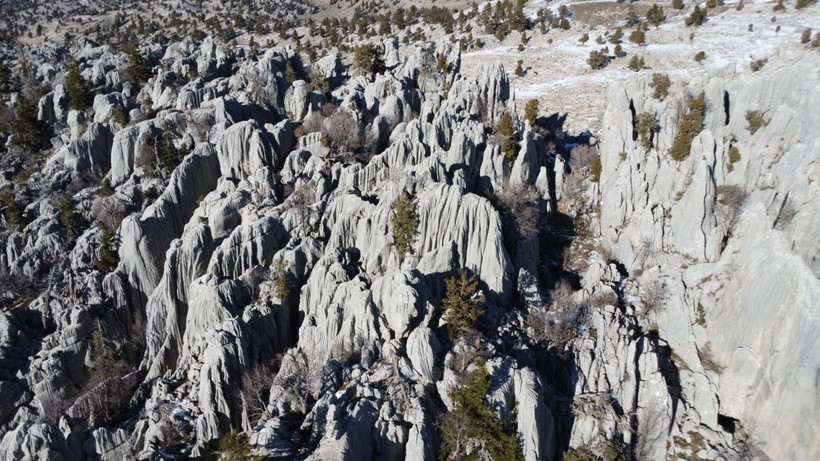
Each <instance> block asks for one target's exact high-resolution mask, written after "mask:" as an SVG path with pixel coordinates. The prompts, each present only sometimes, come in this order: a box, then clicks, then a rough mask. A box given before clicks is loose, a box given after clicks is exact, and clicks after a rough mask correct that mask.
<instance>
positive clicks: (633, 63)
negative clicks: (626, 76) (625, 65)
mask: <svg viewBox="0 0 820 461" xmlns="http://www.w3.org/2000/svg"><path fill="white" fill-rule="evenodd" d="M645 65H646V62H645V61H644V60H643V57H638V56H632V58H631V59H630V60H629V68H630V69H632V70H634V71H635V72H637V71H639V70H641V69H643V67H644V66H645Z"/></svg>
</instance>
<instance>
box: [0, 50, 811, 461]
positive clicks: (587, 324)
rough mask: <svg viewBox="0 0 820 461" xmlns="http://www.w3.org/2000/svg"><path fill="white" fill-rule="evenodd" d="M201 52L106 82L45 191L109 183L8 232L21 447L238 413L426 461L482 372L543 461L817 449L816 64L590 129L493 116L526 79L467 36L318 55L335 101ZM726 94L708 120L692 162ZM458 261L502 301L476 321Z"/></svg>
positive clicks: (201, 451)
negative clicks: (122, 117)
mask: <svg viewBox="0 0 820 461" xmlns="http://www.w3.org/2000/svg"><path fill="white" fill-rule="evenodd" d="M188 45H189V46H182V45H178V46H177V45H172V46H169V47H167V48H166V49H165V50H164V53H162V55H164V59H165V60H166V65H167V68H168V69H174V70H175V71H178V72H180V73H181V74H187V72H188V71H189V70H191V69H193V68H196V69H198V73H197V74H196V75H197V77H195V78H192V79H191V80H190V81H187V82H185V83H182V84H176V83H174V79H173V76H172V75H171V74H170V73H169V72H166V71H163V72H160V73H159V74H158V75H155V76H154V77H153V78H152V79H151V80H150V81H149V82H147V83H146V84H145V85H144V87H142V88H129V89H128V91H125V90H123V91H115V89H114V88H113V85H111V84H107V83H105V81H106V80H107V79H108V76H106V77H105V78H103V76H99V77H100V82H99V83H100V85H105V86H104V88H105V91H108V92H109V94H107V95H101V96H98V97H97V99H96V100H95V104H94V107H93V109H89V113H88V114H84V115H83V114H81V113H79V112H76V111H69V112H68V116H67V119H68V120H69V123H68V125H69V126H68V127H62V128H61V127H60V126H57V125H55V126H56V127H57V128H58V129H62V130H64V131H63V133H62V135H63V136H62V137H61V138H60V139H61V140H55V143H64V144H63V145H62V146H61V147H56V148H55V149H54V151H53V152H51V154H52V155H51V158H50V159H49V160H48V162H47V164H46V165H47V166H46V168H45V169H44V170H43V171H42V172H38V173H36V174H35V175H33V176H32V178H33V179H32V180H31V181H30V182H29V183H28V184H26V185H25V187H26V188H28V189H26V191H27V192H31V190H33V189H32V187H33V186H32V184H34V185H37V186H38V187H41V189H38V190H46V191H51V190H54V191H56V190H63V189H65V188H67V187H69V186H67V184H68V183H74V182H75V181H79V179H78V178H80V179H82V180H83V181H90V183H88V184H85V183H83V184H85V186H84V187H82V188H81V189H80V190H78V191H77V193H76V194H75V196H74V198H73V199H72V200H73V201H71V203H70V204H66V203H62V204H59V205H58V204H56V203H55V201H54V199H53V198H52V197H51V196H50V194H40V195H36V196H35V197H36V198H35V199H33V200H32V201H31V203H30V204H28V206H27V208H26V210H24V211H25V215H26V216H27V217H28V218H30V219H29V221H30V222H28V223H24V224H23V225H21V226H19V227H18V228H15V229H12V228H11V226H9V228H8V229H6V230H4V231H3V232H2V233H0V246H1V247H2V254H0V269H2V274H3V275H4V277H6V279H7V280H8V282H5V280H6V279H4V283H6V285H4V287H3V293H2V300H3V302H4V304H5V303H6V301H8V304H9V306H5V305H4V307H3V310H2V311H0V376H2V378H3V379H2V382H0V400H2V401H3V404H2V406H1V407H0V438H1V439H2V441H0V459H20V458H26V457H29V458H39V459H60V458H61V457H62V458H63V459H133V458H138V459H158V458H160V457H164V456H178V457H181V458H198V459H209V458H210V457H212V456H213V453H214V450H215V449H217V447H218V446H219V442H220V439H222V440H225V439H223V437H226V434H230V433H231V432H232V431H239V432H244V433H246V434H247V436H248V443H249V447H251V448H253V450H255V451H256V452H257V453H259V454H261V455H265V456H269V457H274V458H284V459H294V458H298V459H316V460H325V459H346V460H362V459H401V458H405V459H426V460H432V459H436V458H437V457H438V456H439V452H440V451H441V450H442V449H443V447H444V446H447V445H448V444H450V443H452V440H451V439H449V438H448V437H450V438H452V437H454V435H453V426H447V425H448V424H451V425H452V424H455V425H456V426H455V432H458V430H466V429H463V428H464V427H469V424H470V423H471V421H466V423H465V422H464V421H463V420H456V421H455V422H453V420H452V419H448V417H450V418H452V417H456V416H457V415H459V413H458V411H459V410H460V409H461V407H460V406H459V405H460V404H459V403H458V400H457V399H456V397H454V396H455V395H456V394H457V393H458V392H459V391H460V390H462V389H463V388H464V387H465V386H466V384H465V383H466V382H467V381H468V378H469V377H470V376H473V373H476V372H477V370H480V369H479V367H484V368H485V369H486V371H487V374H488V376H489V378H488V382H487V383H482V384H486V385H487V388H486V392H483V395H479V396H478V397H479V398H478V400H479V401H480V403H481V404H482V405H487V406H489V408H490V409H491V411H489V412H488V413H491V415H490V417H492V418H500V419H502V420H503V422H504V424H503V425H502V427H503V428H506V429H508V432H509V434H507V435H509V436H512V437H513V438H514V439H515V440H516V441H517V447H518V450H520V454H521V455H522V456H523V457H524V459H526V460H528V461H530V460H557V459H560V458H561V457H562V452H565V451H567V450H574V451H575V454H576V455H579V453H582V452H583V451H584V450H588V451H592V452H593V453H594V454H596V455H601V456H603V455H604V454H607V453H608V454H609V455H612V454H614V453H620V454H621V455H623V456H626V457H630V458H636V459H665V458H668V457H674V456H678V457H688V458H691V459H726V458H728V457H731V456H740V457H743V456H748V455H749V454H750V453H751V456H754V457H761V458H762V457H765V456H768V457H771V458H773V459H799V458H805V459H811V458H817V457H820V453H817V447H816V444H813V443H812V442H813V435H814V433H813V431H814V427H815V426H816V424H817V420H816V419H817V417H816V414H817V412H816V408H817V406H818V402H817V384H816V382H815V375H816V373H817V370H818V368H820V363H818V361H820V357H818V354H817V353H816V351H817V350H818V349H820V348H818V340H817V338H818V312H817V309H816V307H815V306H817V305H818V304H820V299H819V298H820V286H818V279H817V276H818V271H820V262H819V261H818V251H820V235H818V234H817V232H816V229H818V228H820V222H818V220H820V217H819V216H820V192H819V191H818V181H817V179H818V163H817V162H818V157H817V152H818V151H819V150H818V149H820V145H818V141H817V139H816V136H815V134H814V133H813V130H814V129H815V128H816V127H817V126H820V114H818V113H817V111H815V110H813V108H815V107H817V106H818V104H820V94H818V92H817V90H816V89H817V88H818V87H820V85H818V83H820V82H818V74H817V72H816V69H817V65H816V64H817V58H816V56H815V55H810V54H805V55H803V54H798V55H784V56H781V57H777V58H774V59H771V60H770V62H769V63H768V64H767V65H766V66H765V67H764V69H763V70H762V71H760V72H756V73H741V74H735V73H732V72H729V71H723V72H717V73H713V74H708V75H706V76H705V77H702V78H697V79H693V80H691V81H686V82H684V81H681V80H675V79H674V78H673V80H672V86H671V88H670V93H669V96H668V97H666V98H665V99H664V100H662V101H659V100H657V99H655V98H654V97H653V96H652V93H653V88H651V87H650V86H649V79H648V77H647V78H641V77H638V78H636V79H635V80H633V81H632V82H631V83H630V84H629V85H626V86H624V87H619V88H613V90H612V92H611V94H610V96H609V98H608V102H607V111H606V115H605V118H604V126H605V127H606V128H605V129H604V131H603V132H602V133H600V136H597V138H598V140H599V141H597V145H596V140H595V139H594V138H593V139H590V137H589V136H583V135H579V136H572V135H570V134H568V133H565V132H563V131H562V130H561V129H560V128H555V127H553V126H548V123H546V122H545V121H544V120H539V121H537V123H535V125H536V126H531V125H530V123H528V122H524V121H522V120H519V119H518V117H517V116H516V115H514V116H513V117H512V123H511V124H512V125H513V128H512V130H513V132H514V134H513V135H512V136H509V135H506V134H503V133H498V132H497V131H499V130H497V128H496V125H497V123H498V121H499V120H500V119H501V114H502V113H503V112H505V111H513V112H514V104H513V101H511V96H510V94H511V92H510V82H509V80H508V77H507V74H506V72H505V70H504V69H503V68H502V67H501V66H498V65H491V64H488V65H482V66H479V67H478V68H476V69H474V70H473V71H471V72H465V73H464V74H462V73H461V69H460V55H459V52H458V50H457V49H455V48H453V47H451V45H450V44H449V42H441V43H439V44H438V45H437V48H436V49H437V50H438V53H440V55H441V56H442V57H444V58H445V60H446V61H447V63H448V66H444V67H445V69H436V70H432V69H435V65H434V64H431V62H432V63H435V57H434V56H435V55H434V54H433V52H432V51H431V50H419V51H418V52H417V53H415V54H412V55H410V56H408V57H406V58H404V59H403V60H402V59H400V57H399V55H398V53H397V52H396V49H395V43H394V42H393V41H387V42H386V43H385V54H386V55H387V57H388V61H389V63H390V64H392V65H393V67H392V68H391V69H388V70H387V71H386V72H384V73H382V74H379V75H376V76H356V77H352V76H349V75H346V74H345V70H344V69H343V67H342V66H341V63H340V61H339V58H338V57H336V56H332V57H328V58H323V59H321V60H319V61H317V62H316V63H314V64H313V65H312V66H309V67H310V68H309V69H305V70H306V74H309V75H312V76H313V78H318V77H316V76H317V75H319V76H323V77H324V78H326V79H327V80H328V82H325V83H328V84H329V85H330V84H332V90H331V92H330V94H329V95H328V94H319V93H317V92H313V91H309V88H310V86H309V85H308V82H306V81H304V80H296V81H293V82H290V81H289V80H292V78H289V77H292V76H291V75H286V73H287V70H286V69H287V68H288V63H290V65H291V66H294V65H295V66H296V68H301V66H303V64H302V63H301V61H300V60H299V58H298V56H296V55H293V54H292V53H290V52H289V51H287V50H269V51H268V52H266V53H265V54H264V55H263V56H259V57H257V58H256V59H248V58H246V57H245V56H244V54H243V53H239V52H234V51H231V50H226V49H223V48H222V47H219V46H216V45H215V44H213V43H211V42H210V41H206V42H205V43H203V44H201V45H198V46H197V45H194V44H188ZM155 51H156V50H155ZM98 54H99V56H98V57H97V58H93V57H89V58H88V59H87V60H88V62H87V63H86V67H90V68H92V69H95V68H96V67H99V65H98V64H99V61H100V60H109V59H112V58H111V57H110V56H109V55H108V54H105V53H98ZM95 59H96V60H97V61H95ZM95 62H96V63H95ZM294 63H295V64H294ZM307 71H309V72H307ZM87 73H90V70H89V69H87ZM109 73H113V75H112V77H117V76H116V73H117V71H116V70H111V71H110V72H109ZM192 74H193V73H192ZM286 77H287V78H286ZM113 80H115V81H119V77H117V78H114V79H113ZM317 83H318V82H317ZM701 92H703V94H704V98H705V107H706V109H705V115H704V119H703V125H704V128H703V129H702V130H698V133H697V135H696V136H695V137H694V139H693V140H692V146H691V149H690V151H689V155H688V156H687V157H686V158H685V159H683V160H682V161H676V160H673V159H672V158H671V157H670V155H669V150H670V148H671V147H672V145H673V143H674V140H675V137H676V135H677V134H678V128H677V127H678V121H679V120H680V119H681V117H682V116H683V114H684V113H685V112H686V110H687V109H686V101H687V97H688V96H689V95H693V96H694V95H698V94H699V93H701ZM146 95H150V101H151V103H152V104H151V107H144V106H141V105H139V104H137V100H139V101H144V97H145V96H146ZM328 100H332V101H333V102H335V103H338V104H339V107H336V106H335V104H326V102H327V101H328ZM60 101H62V99H60V98H56V99H55V95H54V94H51V96H48V97H47V98H46V99H44V100H43V101H41V104H40V106H41V107H42V108H43V109H44V113H43V117H45V118H55V117H62V115H58V114H64V113H65V112H66V107H64V106H65V101H63V102H60ZM60 104H62V106H61V105H60ZM55 105H56V106H58V107H56V109H55ZM49 108H51V109H49ZM115 109H117V112H118V111H119V109H122V110H123V112H125V111H128V113H129V118H130V122H128V123H127V124H126V126H125V127H122V126H120V124H119V122H115V121H112V120H111V119H112V117H113V114H114V113H115ZM90 112H93V115H92V114H91V113H90ZM753 113H757V114H760V115H761V116H762V117H763V119H764V121H767V122H768V123H767V124H766V123H762V124H761V126H760V127H759V129H757V130H756V132H754V133H752V132H751V130H749V129H748V128H747V127H748V125H749V122H748V121H747V114H752V115H753ZM642 114H648V116H649V117H650V118H651V119H652V120H654V122H653V123H652V124H651V125H652V128H651V129H650V130H649V131H645V132H644V133H643V135H644V136H645V137H647V139H648V141H649V143H648V144H647V145H644V143H642V142H641V133H638V132H637V131H636V130H638V128H639V127H643V124H641V123H638V120H639V119H644V120H645V119H646V116H644V115H642ZM84 117H88V119H89V120H94V121H95V122H94V123H92V124H90V125H89V126H88V127H85V126H84V125H83V124H82V123H80V122H79V121H80V120H85V118H84ZM751 118H752V119H753V120H754V117H751ZM72 121H73V122H72ZM171 138H174V139H172V140H171ZM590 142H591V145H590ZM168 152H171V153H177V154H180V156H181V157H182V158H179V159H177V160H179V163H178V165H176V164H175V165H170V166H167V165H163V164H157V163H156V160H158V159H159V158H160V157H162V159H163V162H165V161H167V155H168ZM579 152H581V153H579ZM584 152H586V153H587V154H588V156H589V157H594V156H596V155H600V159H601V165H602V171H601V174H600V181H599V182H597V183H593V182H592V180H591V178H590V174H589V170H590V168H591V167H590V166H589V165H588V164H590V159H589V158H587V159H586V161H584V158H583V157H584ZM146 153H147V154H146ZM149 154H150V155H149ZM181 154H185V155H181ZM146 155H147V156H148V157H147V158H146ZM151 155H153V157H151ZM154 157H156V158H154ZM152 162H153V163H152ZM103 177H105V178H107V179H108V180H109V183H108V184H107V185H106V184H103V185H98V184H97V183H98V182H99V180H100V179H101V178H103ZM108 185H110V186H111V188H113V191H107V192H104V191H103V190H104V189H107V188H108ZM101 186H102V187H101ZM15 187H18V188H23V187H24V185H19V184H18V185H16V186H15ZM71 187H74V186H71ZM109 192H110V194H109ZM405 194H406V195H405ZM401 197H410V201H411V207H410V208H412V212H411V213H409V215H410V216H409V217H408V216H407V215H405V216H403V217H401V219H399V217H398V213H399V210H398V205H397V204H398V203H399V200H400V198H401ZM69 198H71V197H70V196H69ZM67 208H70V209H71V210H76V213H77V216H78V217H77V221H76V222H77V223H76V224H74V228H71V229H70V228H69V227H70V226H71V225H72V224H71V223H70V222H69V220H68V219H66V218H67V217H70V216H74V215H73V214H70V213H69V210H68V209H67ZM402 219H403V220H404V221H402ZM408 222H410V223H411V224H412V225H411V226H408V225H407V224H408ZM407 227H412V228H413V229H412V232H411V234H412V235H411V236H410V238H409V245H408V250H407V251H406V252H404V253H403V254H402V253H400V251H399V249H400V245H398V239H397V237H396V236H397V233H399V232H401V230H402V228H407ZM112 229H113V230H112ZM110 233H113V234H115V235H114V237H113V238H112V237H110V235H109V234H110ZM74 234H78V235H74ZM111 246H114V247H116V253H117V255H118V257H119V262H118V263H117V264H113V267H108V266H107V265H106V264H103V261H101V260H102V259H103V256H104V254H105V250H106V249H108V250H110V247H111ZM461 274H463V275H464V280H468V279H469V278H470V277H475V281H476V287H477V288H476V290H475V292H473V290H472V289H471V290H469V291H470V292H469V293H459V294H458V296H459V297H460V298H459V299H460V300H461V302H462V303H464V304H467V305H470V304H472V303H475V304H476V305H477V309H478V311H479V313H480V314H481V315H480V316H479V317H478V319H477V320H476V321H475V322H474V324H473V325H471V327H472V328H473V331H472V332H469V333H468V334H466V335H464V337H457V335H456V334H455V333H454V332H455V331H457V330H456V329H455V328H454V324H457V323H459V320H462V319H461V318H453V317H451V316H450V315H449V314H448V312H447V311H446V309H447V304H448V302H447V301H445V300H446V299H450V301H449V303H450V305H452V303H453V301H452V300H453V299H454V298H453V296H455V295H454V290H456V289H457V288H454V287H456V286H457V285H456V284H455V283H457V281H458V279H459V277H461ZM19 280H29V281H31V283H34V286H36V288H37V289H36V290H35V291H33V292H25V291H24V290H23V289H22V288H21V286H18V285H19V284H18V283H17V281H19ZM454 281H455V282H454ZM12 282H15V283H12ZM35 282H36V283H35ZM23 288H25V287H23ZM448 297H449V298H448ZM468 316H469V312H467V313H466V314H465V315H464V317H468ZM784 414H786V415H787V417H783V416H782V415H784ZM454 415H455V416H454ZM459 424H462V425H459ZM463 424H466V425H467V426H464V425H463ZM444 426H447V427H444ZM448 431H449V432H448ZM457 435H458V434H456V436H457ZM459 440H460V442H459V443H461V444H463V446H462V449H463V450H465V451H470V452H472V453H476V454H478V455H480V456H485V457H486V456H489V455H487V453H488V452H489V451H488V450H490V449H491V448H488V447H489V442H487V441H486V440H485V441H483V442H482V441H476V440H466V441H465V440H463V439H459Z"/></svg>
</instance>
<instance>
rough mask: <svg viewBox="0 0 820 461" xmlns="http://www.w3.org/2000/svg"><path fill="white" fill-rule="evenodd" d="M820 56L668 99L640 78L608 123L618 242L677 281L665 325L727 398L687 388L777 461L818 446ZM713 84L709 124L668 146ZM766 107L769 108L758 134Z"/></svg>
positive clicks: (727, 74)
mask: <svg viewBox="0 0 820 461" xmlns="http://www.w3.org/2000/svg"><path fill="white" fill-rule="evenodd" d="M816 66H817V58H816V56H812V55H803V54H802V53H801V54H797V55H784V56H781V57H778V58H777V59H771V60H770V61H769V63H768V64H767V65H766V66H765V67H764V68H763V69H762V70H761V71H759V72H755V73H751V72H747V73H743V74H734V73H733V72H731V71H728V70H727V71H724V72H719V73H717V74H715V75H709V76H707V77H704V78H697V79H693V80H691V81H688V82H684V81H676V80H674V79H673V80H672V86H671V89H670V96H669V97H667V98H666V99H665V100H663V101H658V100H656V99H654V98H653V97H652V95H653V89H652V88H650V87H649V86H648V83H649V79H648V78H647V79H643V80H638V81H635V82H633V83H632V84H630V85H628V86H626V87H624V88H616V89H613V91H612V92H611V93H610V102H609V105H608V108H607V112H606V116H605V118H604V126H605V127H606V128H605V130H604V132H603V133H602V135H601V141H602V148H601V150H602V165H603V171H602V173H601V183H600V186H599V189H598V194H599V196H600V198H601V218H600V226H601V234H602V238H603V242H604V244H605V245H607V246H609V247H610V248H611V249H612V252H613V254H614V255H615V257H616V258H617V259H618V260H620V261H622V262H624V264H625V265H626V267H627V268H629V270H630V271H642V270H643V271H651V270H657V271H658V273H659V275H657V277H661V278H663V279H665V280H666V281H667V283H668V284H669V286H670V294H671V296H670V300H669V303H668V308H667V310H666V312H665V313H664V314H663V315H662V316H661V317H660V318H659V320H658V329H659V333H660V335H661V337H663V338H664V339H666V340H667V341H668V342H669V345H670V346H671V348H672V350H673V351H674V352H675V353H676V354H677V355H678V357H679V358H680V360H681V363H678V367H679V368H680V369H681V371H680V373H681V381H682V383H686V382H687V381H688V382H689V383H691V384H692V385H696V386H701V384H697V383H700V382H702V383H703V385H706V384H707V383H708V386H706V387H702V388H700V389H698V390H695V389H689V394H690V395H689V398H695V399H698V400H700V399H704V398H708V399H710V400H712V401H713V402H714V404H713V405H711V410H710V411H706V412H704V410H705V409H703V408H700V406H699V405H698V404H697V402H693V401H690V402H688V405H692V406H693V409H692V411H691V413H697V414H698V416H699V418H698V417H695V418H693V420H694V422H696V423H699V424H702V425H705V426H707V427H710V428H712V429H718V424H720V423H721V421H722V420H721V417H726V418H731V419H732V420H738V421H739V422H740V424H741V425H742V427H743V428H744V430H745V431H747V433H748V434H749V435H750V436H751V438H752V439H753V440H755V441H756V442H757V443H758V444H759V447H760V448H761V449H762V450H763V451H764V452H765V453H766V454H767V455H768V456H770V457H771V458H772V459H795V458H814V457H817V455H818V452H817V450H818V448H817V446H816V444H814V443H812V439H813V438H814V437H815V436H814V433H813V432H814V429H813V428H814V427H815V426H816V423H817V415H816V408H817V404H818V402H817V392H816V390H817V386H816V382H815V379H814V376H815V373H816V370H817V369H818V365H820V362H818V357H817V354H815V353H813V352H812V351H815V350H817V347H818V339H817V338H818V337H817V330H818V328H820V315H818V311H817V309H816V306H817V302H818V296H820V283H819V282H818V274H820V259H818V250H820V235H818V233H817V229H818V226H820V222H819V221H818V220H819V219H820V201H819V200H818V197H820V189H819V188H818V187H820V186H818V182H817V177H818V176H817V175H818V172H820V170H818V168H820V163H818V156H817V152H818V149H820V143H818V140H817V136H816V134H815V133H814V131H815V130H816V127H817V126H818V123H820V115H818V113H817V110H816V107H817V104H819V103H820V94H818V92H817V87H818V83H820V81H818V74H817V71H816V69H817V67H816ZM700 92H704V94H705V96H706V98H705V100H706V116H705V119H704V129H703V131H701V132H700V133H699V134H698V135H697V136H696V137H695V138H694V140H693V141H692V148H691V151H690V153H689V156H688V157H687V158H686V159H685V160H683V161H681V162H678V161H675V160H673V159H672V158H671V157H670V155H669V154H667V152H668V150H669V148H670V147H671V146H672V143H673V140H674V137H675V136H676V134H677V125H678V124H677V121H678V120H679V119H680V118H681V116H682V113H683V112H684V111H685V103H684V101H685V98H686V95H697V94H699V93H700ZM753 111H756V112H758V113H759V114H762V117H763V118H764V120H765V121H766V122H768V124H767V125H765V126H761V127H760V128H759V129H757V130H756V132H754V133H753V132H752V131H751V130H750V129H749V128H748V127H749V126H750V122H749V121H748V120H747V114H750V113H751V112H753ZM641 113H649V114H651V115H652V116H653V117H654V118H655V120H657V126H658V130H657V131H656V132H655V133H654V137H653V144H654V147H652V148H649V149H646V148H644V147H643V146H642V145H641V144H640V141H639V138H640V137H639V136H638V134H637V133H636V131H635V123H636V122H635V119H636V115H637V114H641ZM735 149H736V151H735ZM737 153H739V158H737V157H735V156H734V155H736V154H737ZM727 186H728V187H727ZM705 350H710V351H711V357H709V362H715V364H716V365H711V366H712V368H714V369H713V370H709V369H708V367H709V365H707V364H706V360H704V358H705V356H706V355H707V354H706V353H704V351H705ZM787 351H788V352H787ZM687 368H688V369H687ZM704 368H707V369H704ZM704 377H705V378H706V379H704ZM683 392H684V394H686V393H687V386H686V385H684V386H683ZM714 412H716V413H717V414H715V413H714ZM784 415H788V416H787V417H784Z"/></svg>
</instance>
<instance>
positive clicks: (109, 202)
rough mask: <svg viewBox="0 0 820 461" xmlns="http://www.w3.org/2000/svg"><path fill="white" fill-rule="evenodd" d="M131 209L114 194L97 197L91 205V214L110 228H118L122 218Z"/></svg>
mask: <svg viewBox="0 0 820 461" xmlns="http://www.w3.org/2000/svg"><path fill="white" fill-rule="evenodd" d="M131 211H133V210H132V209H130V208H129V207H128V206H127V205H126V204H125V203H123V202H122V201H121V200H118V199H117V198H116V197H115V196H110V197H98V198H97V199H95V200H94V204H93V205H91V216H93V217H94V218H96V219H97V221H99V222H100V223H101V224H102V225H104V226H107V227H108V228H109V229H112V230H116V229H118V228H119V227H120V224H121V223H122V220H123V219H125V218H126V216H128V215H129V214H130V213H131Z"/></svg>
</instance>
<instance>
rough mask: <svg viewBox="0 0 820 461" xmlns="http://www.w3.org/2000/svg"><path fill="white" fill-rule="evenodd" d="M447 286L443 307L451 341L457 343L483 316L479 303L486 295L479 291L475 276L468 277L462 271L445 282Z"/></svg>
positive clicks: (442, 302)
mask: <svg viewBox="0 0 820 461" xmlns="http://www.w3.org/2000/svg"><path fill="white" fill-rule="evenodd" d="M445 284H446V286H447V289H446V293H445V295H444V299H443V300H442V301H441V307H442V310H443V311H444V320H445V321H446V322H447V334H448V336H449V337H450V340H451V341H454V342H455V341H457V340H458V339H460V338H462V337H464V335H466V334H467V333H469V332H471V331H473V326H474V325H475V322H476V320H478V317H479V316H480V315H481V312H480V311H479V309H478V303H480V302H481V301H483V300H484V295H483V294H481V292H480V291H479V289H478V280H477V279H476V277H475V276H472V277H470V276H468V275H467V273H466V272H465V271H464V270H463V269H462V270H461V271H460V272H459V275H457V276H452V277H450V278H448V279H447V280H445Z"/></svg>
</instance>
